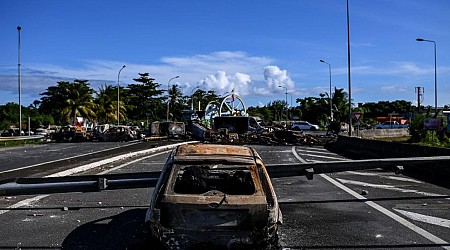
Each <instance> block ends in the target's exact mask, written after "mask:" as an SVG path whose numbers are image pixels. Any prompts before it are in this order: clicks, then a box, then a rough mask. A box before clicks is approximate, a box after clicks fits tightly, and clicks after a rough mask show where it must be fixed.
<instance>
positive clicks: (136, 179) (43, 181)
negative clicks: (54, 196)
mask: <svg viewBox="0 0 450 250" xmlns="http://www.w3.org/2000/svg"><path fill="white" fill-rule="evenodd" d="M449 163H450V156H432V157H411V158H389V159H369V160H351V161H333V162H314V163H301V164H277V165H266V168H267V171H268V173H269V176H270V177H271V178H280V177H290V176H302V175H305V176H306V177H307V178H308V179H309V180H311V179H312V178H313V175H314V174H320V173H334V172H342V171H350V170H364V169H373V168H386V167H391V168H392V170H393V171H395V172H396V173H400V172H401V171H402V170H403V167H405V166H422V165H430V164H446V165H448V164H449ZM159 175H160V172H159V171H158V172H141V173H129V174H106V175H89V176H64V177H47V178H16V179H9V180H3V181H0V196H10V195H26V194H50V193H67V192H96V191H101V190H112V189H128V188H147V187H152V186H154V185H156V183H157V181H158V178H159Z"/></svg>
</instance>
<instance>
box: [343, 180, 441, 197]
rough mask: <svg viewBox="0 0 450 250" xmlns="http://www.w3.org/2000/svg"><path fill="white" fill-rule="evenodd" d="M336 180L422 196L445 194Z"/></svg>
mask: <svg viewBox="0 0 450 250" xmlns="http://www.w3.org/2000/svg"><path fill="white" fill-rule="evenodd" d="M336 180H338V181H340V182H342V183H344V184H350V185H355V186H363V187H371V188H378V189H385V190H391V191H398V192H402V193H415V194H420V195H423V196H446V195H443V194H435V193H429V192H422V191H419V190H416V189H403V188H398V187H396V186H392V185H383V184H372V183H367V182H361V181H353V180H346V179H341V178H336ZM445 199H447V200H449V199H450V198H445Z"/></svg>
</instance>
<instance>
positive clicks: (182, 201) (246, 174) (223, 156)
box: [145, 144, 282, 249]
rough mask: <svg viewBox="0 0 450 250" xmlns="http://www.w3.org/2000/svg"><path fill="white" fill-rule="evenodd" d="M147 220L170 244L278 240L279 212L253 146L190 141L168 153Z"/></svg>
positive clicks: (263, 244) (228, 244)
mask: <svg viewBox="0 0 450 250" xmlns="http://www.w3.org/2000/svg"><path fill="white" fill-rule="evenodd" d="M145 221H146V225H147V226H148V229H149V232H150V233H151V236H152V237H153V238H157V239H158V240H159V241H160V242H161V243H162V244H163V245H164V246H165V247H167V248H169V249H178V248H179V249H186V248H198V247H201V246H206V247H208V248H209V247H213V246H214V247H225V248H235V247H242V246H252V247H255V246H256V247H261V248H265V247H267V246H268V245H273V244H276V242H277V231H278V225H279V224H281V222H282V216H281V212H280V209H279V206H278V202H277V197H276V195H275V191H274V189H273V186H272V183H271V181H270V178H269V176H268V174H267V170H266V168H265V166H264V164H263V162H262V160H261V158H260V157H259V155H258V154H257V153H256V151H254V150H253V149H252V148H249V147H241V146H229V145H228V146H225V145H202V144H191V145H183V146H179V147H178V148H177V149H175V150H174V151H173V152H172V153H171V155H170V156H169V158H168V160H167V162H166V165H165V167H164V168H163V170H162V172H161V175H160V179H159V181H158V183H157V185H156V187H155V191H154V192H153V195H152V198H151V203H150V207H149V209H148V211H147V214H146V218H145Z"/></svg>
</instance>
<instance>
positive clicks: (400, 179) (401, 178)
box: [382, 176, 423, 183]
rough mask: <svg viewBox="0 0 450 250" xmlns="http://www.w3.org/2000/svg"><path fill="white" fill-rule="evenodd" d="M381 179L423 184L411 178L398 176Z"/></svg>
mask: <svg viewBox="0 0 450 250" xmlns="http://www.w3.org/2000/svg"><path fill="white" fill-rule="evenodd" d="M382 177H383V178H387V179H392V180H397V181H406V182H414V183H423V182H421V181H418V180H414V179H411V178H406V177H399V176H382Z"/></svg>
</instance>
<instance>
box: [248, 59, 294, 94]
mask: <svg viewBox="0 0 450 250" xmlns="http://www.w3.org/2000/svg"><path fill="white" fill-rule="evenodd" d="M264 82H265V86H264V87H255V88H254V89H253V91H254V92H255V93H256V94H260V95H272V94H273V93H280V92H283V89H284V88H287V89H288V90H289V89H294V87H295V83H294V81H292V79H291V77H290V76H289V75H288V73H287V70H282V69H280V68H279V67H278V66H266V67H265V68H264ZM279 86H281V87H279Z"/></svg>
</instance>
